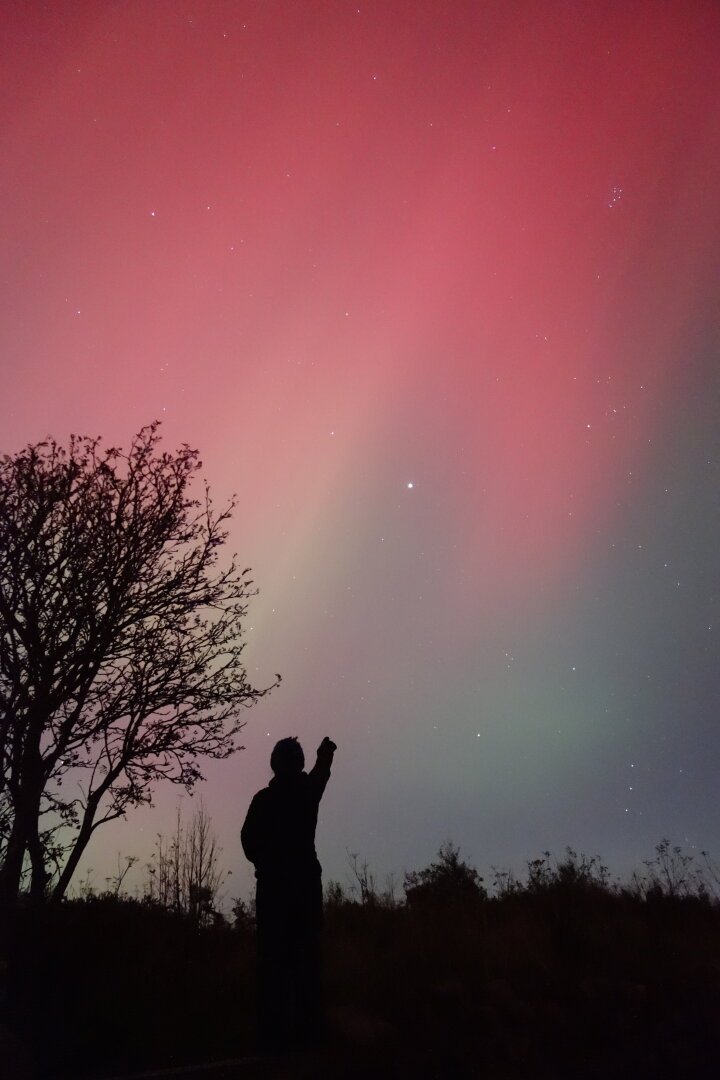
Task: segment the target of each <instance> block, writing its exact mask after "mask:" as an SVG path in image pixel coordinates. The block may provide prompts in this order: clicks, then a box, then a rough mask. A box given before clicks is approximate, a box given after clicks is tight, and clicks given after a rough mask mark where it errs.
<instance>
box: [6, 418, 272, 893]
mask: <svg viewBox="0 0 720 1080" xmlns="http://www.w3.org/2000/svg"><path fill="white" fill-rule="evenodd" d="M158 427H159V425H158V423H157V422H156V423H154V424H152V425H150V426H148V427H145V428H143V429H142V430H141V431H140V432H139V433H138V434H137V435H136V436H135V438H134V439H133V441H132V444H131V446H130V448H129V450H128V451H127V452H123V451H122V450H120V449H118V448H116V447H107V448H104V447H103V446H102V443H101V440H100V439H99V438H88V437H78V436H73V437H71V439H70V441H69V445H68V446H63V445H60V444H59V443H57V442H56V441H55V440H54V439H47V440H46V441H44V442H41V443H38V444H36V445H30V446H27V447H26V448H25V449H23V450H21V451H20V452H19V453H17V454H14V455H6V456H4V457H3V458H2V459H0V901H4V902H5V903H6V904H10V905H12V903H14V900H15V898H16V897H17V894H18V891H19V889H20V887H21V885H22V882H23V879H24V875H28V874H29V875H30V891H31V893H32V894H33V895H34V896H44V895H46V894H47V893H48V891H50V890H51V891H52V895H53V896H54V897H55V898H56V899H57V898H60V897H62V896H63V895H64V893H65V891H66V889H67V887H68V884H69V882H70V880H71V878H72V874H73V872H74V871H75V869H76V867H77V864H78V862H79V860H80V857H81V855H82V853H83V851H84V849H85V847H86V846H87V844H88V842H89V840H90V838H91V836H92V834H93V833H94V831H95V830H96V829H97V828H98V827H99V826H100V825H102V824H104V823H105V822H108V821H111V820H113V819H114V818H118V817H124V816H125V815H126V813H127V812H128V810H129V809H131V808H132V807H134V806H138V805H140V804H142V803H151V800H152V794H153V789H154V787H155V785H156V783H157V782H158V781H161V780H167V781H169V782H172V783H175V784H181V785H183V786H184V787H185V788H186V789H188V790H190V789H192V787H193V785H194V784H195V783H196V782H197V781H198V780H199V779H201V778H202V776H201V771H200V759H201V758H202V757H210V758H226V757H228V756H229V755H230V754H232V753H234V752H235V751H236V750H238V749H242V747H240V746H239V745H238V742H237V735H238V733H239V732H240V730H241V728H242V727H243V726H244V722H243V721H242V720H241V718H240V717H241V712H242V709H243V708H244V707H247V706H250V705H252V704H253V703H254V702H255V701H257V699H258V698H260V697H262V696H263V695H264V694H266V693H268V691H269V690H270V689H272V687H271V686H268V687H266V688H265V689H261V690H258V689H255V688H253V687H252V686H251V685H250V683H249V682H248V679H247V674H246V671H245V668H244V665H243V658H242V652H243V649H244V642H243V641H242V637H241V622H242V619H243V617H244V616H245V614H246V611H247V603H248V600H249V599H250V597H252V596H254V595H255V593H256V590H255V589H254V587H253V582H252V580H251V578H250V576H249V573H250V571H249V570H248V569H240V566H239V564H238V562H237V560H236V556H233V557H232V558H231V559H229V560H227V561H224V562H223V563H221V562H220V558H219V557H220V554H221V549H222V547H223V545H224V544H225V542H226V540H227V535H228V534H227V530H226V526H227V522H228V520H229V518H230V517H231V515H232V512H233V510H234V509H235V507H236V499H235V498H233V499H232V500H231V502H230V503H229V505H227V506H226V507H225V508H224V509H222V510H221V511H219V512H218V511H216V510H215V509H214V508H213V504H212V501H211V498H210V491H209V488H208V485H207V484H205V485H204V490H203V491H202V494H201V495H200V496H199V497H198V496H197V495H195V496H192V493H191V492H190V486H191V482H192V480H193V478H194V476H195V474H196V473H197V471H198V470H199V469H200V467H201V462H200V460H199V457H198V452H197V451H196V450H193V449H191V448H190V447H189V446H187V445H185V444H184V445H183V446H181V448H180V449H179V450H178V451H177V452H175V453H169V452H167V451H161V450H160V448H159V445H158V444H159V442H160V436H159V432H158ZM277 681H279V676H277V677H276V682H274V683H273V684H272V685H273V686H275V685H277ZM69 787H72V788H73V790H74V792H75V793H74V794H73V793H72V792H70V793H68V788H69Z"/></svg>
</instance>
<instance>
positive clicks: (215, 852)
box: [146, 801, 225, 925]
mask: <svg viewBox="0 0 720 1080" xmlns="http://www.w3.org/2000/svg"><path fill="white" fill-rule="evenodd" d="M147 873H148V877H147V883H146V895H147V896H148V897H149V899H151V900H154V901H155V902H156V903H159V904H162V906H163V907H167V908H172V909H173V910H175V911H182V912H184V913H185V914H186V915H189V916H190V918H191V919H192V920H193V922H195V923H197V924H198V925H200V924H202V923H204V922H207V921H208V920H209V919H211V918H213V917H215V916H216V915H217V911H216V905H217V901H218V896H219V892H220V886H221V885H222V883H223V880H224V878H225V874H224V873H223V871H222V870H221V868H220V848H219V847H218V844H217V837H216V836H215V832H214V830H213V826H212V820H211V818H210V816H209V814H208V812H207V810H206V809H205V805H204V804H203V802H202V801H201V802H200V804H199V806H198V808H197V810H196V811H195V813H194V814H193V816H192V818H191V820H190V823H189V824H187V825H186V824H185V823H184V822H183V820H182V815H181V812H180V808H179V807H178V811H177V819H176V822H175V832H174V833H173V835H172V836H171V837H170V838H169V839H167V838H166V837H164V836H162V834H158V838H157V842H156V845H155V851H154V852H153V855H152V858H151V860H150V862H149V863H148V866H147Z"/></svg>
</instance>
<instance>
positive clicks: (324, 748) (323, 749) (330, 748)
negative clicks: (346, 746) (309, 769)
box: [318, 735, 337, 757]
mask: <svg viewBox="0 0 720 1080" xmlns="http://www.w3.org/2000/svg"><path fill="white" fill-rule="evenodd" d="M336 750H337V743H334V742H333V741H332V739H328V737H327V735H326V736H325V738H324V739H323V741H322V742H321V743H320V746H319V747H318V754H322V755H323V756H324V755H325V754H328V755H329V756H330V757H332V755H333V754H334V753H335V751H336Z"/></svg>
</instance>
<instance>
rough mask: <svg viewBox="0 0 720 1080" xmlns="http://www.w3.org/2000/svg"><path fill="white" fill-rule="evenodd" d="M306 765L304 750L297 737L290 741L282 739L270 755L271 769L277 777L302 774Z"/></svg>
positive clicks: (293, 736) (292, 737)
mask: <svg viewBox="0 0 720 1080" xmlns="http://www.w3.org/2000/svg"><path fill="white" fill-rule="evenodd" d="M304 765H305V755H304V754H303V748H302V746H301V745H300V743H299V742H298V740H297V735H292V736H291V737H290V738H288V739H281V740H280V742H277V743H275V746H274V748H273V752H272V754H271V755H270V768H271V769H272V771H273V772H274V773H275V775H276V776H291V775H292V774H293V773H301V772H302V771H303V766H304Z"/></svg>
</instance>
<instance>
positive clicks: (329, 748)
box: [308, 735, 337, 799]
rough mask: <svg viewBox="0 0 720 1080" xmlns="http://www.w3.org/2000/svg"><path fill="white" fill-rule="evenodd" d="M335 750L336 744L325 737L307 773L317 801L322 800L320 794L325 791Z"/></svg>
mask: <svg viewBox="0 0 720 1080" xmlns="http://www.w3.org/2000/svg"><path fill="white" fill-rule="evenodd" d="M336 750H337V744H336V743H334V742H333V741H332V739H328V737H327V735H326V736H325V738H324V739H323V741H322V742H321V743H320V745H319V747H318V752H317V759H316V761H315V764H314V765H313V767H312V769H311V770H310V772H309V773H308V776H309V777H310V781H311V783H312V785H313V787H314V788H315V791H316V794H317V797H318V799H321V798H322V793H323V791H324V790H325V785H326V784H327V782H328V780H329V779H330V768H331V766H332V762H333V755H334V753H335V751H336Z"/></svg>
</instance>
